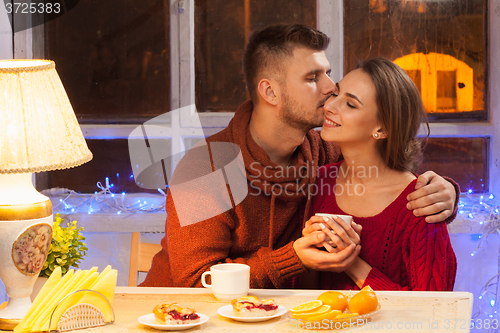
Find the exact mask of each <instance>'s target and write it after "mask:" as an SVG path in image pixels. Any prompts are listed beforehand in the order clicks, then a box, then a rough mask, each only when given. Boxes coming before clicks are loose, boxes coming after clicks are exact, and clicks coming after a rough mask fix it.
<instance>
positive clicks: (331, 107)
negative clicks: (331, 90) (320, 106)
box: [324, 95, 339, 114]
mask: <svg viewBox="0 0 500 333" xmlns="http://www.w3.org/2000/svg"><path fill="white" fill-rule="evenodd" d="M324 108H325V113H334V114H337V113H338V110H339V109H338V106H337V103H336V102H335V98H334V97H333V96H332V95H330V98H328V99H327V100H326V102H325V106H324Z"/></svg>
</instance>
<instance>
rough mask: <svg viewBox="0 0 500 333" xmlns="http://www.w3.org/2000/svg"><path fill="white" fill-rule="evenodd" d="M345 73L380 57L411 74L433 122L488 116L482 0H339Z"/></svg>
mask: <svg viewBox="0 0 500 333" xmlns="http://www.w3.org/2000/svg"><path fill="white" fill-rule="evenodd" d="M344 9H345V10H344V34H345V36H344V37H345V39H344V41H345V59H344V64H345V66H344V68H345V72H346V73H347V72H349V71H350V70H352V69H354V68H355V67H356V65H357V64H358V62H359V60H361V59H367V58H373V57H378V56H381V57H385V58H388V59H391V60H393V61H394V62H396V63H397V64H398V65H399V66H401V67H402V68H403V69H404V70H406V71H407V73H408V75H409V76H410V77H411V78H412V79H414V82H415V84H416V85H417V87H418V89H419V91H420V93H421V95H422V100H423V101H424V105H425V107H426V110H427V112H428V115H429V119H430V120H432V121H439V120H454V121H477V120H485V119H487V113H486V111H485V110H484V100H485V54H486V53H485V33H484V26H485V23H484V21H485V19H484V17H485V15H484V13H485V12H486V1H485V0H447V1H443V0H344Z"/></svg>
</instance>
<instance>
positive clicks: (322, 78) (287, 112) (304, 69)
mask: <svg viewBox="0 0 500 333" xmlns="http://www.w3.org/2000/svg"><path fill="white" fill-rule="evenodd" d="M283 68H284V69H285V77H284V82H283V83H282V84H280V86H281V97H282V98H281V108H280V118H281V120H282V121H283V122H284V123H286V124H287V125H289V126H291V127H293V128H296V129H300V130H303V131H304V132H307V131H309V130H310V129H311V128H314V127H318V126H321V125H322V124H323V119H324V108H323V105H324V104H325V101H326V100H327V99H328V97H330V94H331V93H332V92H333V91H334V89H335V83H333V81H332V80H331V79H330V63H329V62H328V60H327V59H326V55H325V52H323V51H315V50H311V49H307V48H304V47H297V48H295V49H294V51H293V57H291V58H289V59H287V60H286V61H285V64H284V66H283Z"/></svg>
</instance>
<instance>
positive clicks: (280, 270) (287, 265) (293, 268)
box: [268, 242, 308, 288]
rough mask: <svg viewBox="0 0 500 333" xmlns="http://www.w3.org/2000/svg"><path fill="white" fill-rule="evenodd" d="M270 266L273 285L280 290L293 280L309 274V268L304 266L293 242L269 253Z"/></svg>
mask: <svg viewBox="0 0 500 333" xmlns="http://www.w3.org/2000/svg"><path fill="white" fill-rule="evenodd" d="M269 256H270V264H271V266H272V267H268V269H269V270H270V271H271V272H269V273H270V274H269V276H270V277H271V280H272V282H273V284H274V285H275V286H276V287H277V288H279V287H280V286H282V285H283V284H285V283H286V282H287V281H289V280H290V279H291V278H293V277H295V276H298V275H301V274H304V273H307V272H308V270H307V268H306V267H305V266H304V265H303V264H302V262H301V261H300V258H299V257H298V256H297V253H296V252H295V250H294V248H293V242H290V243H288V244H287V245H285V246H283V247H281V248H279V249H276V250H274V251H271V252H270V253H269Z"/></svg>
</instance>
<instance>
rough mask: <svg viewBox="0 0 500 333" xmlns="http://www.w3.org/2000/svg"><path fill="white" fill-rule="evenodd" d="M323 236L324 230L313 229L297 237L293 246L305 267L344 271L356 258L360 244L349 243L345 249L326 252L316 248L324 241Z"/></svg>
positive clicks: (318, 269)
mask: <svg viewBox="0 0 500 333" xmlns="http://www.w3.org/2000/svg"><path fill="white" fill-rule="evenodd" d="M325 238H326V236H325V233H324V232H321V231H314V232H312V233H310V234H309V235H307V236H304V237H301V238H299V239H297V240H296V241H295V242H294V243H293V248H294V250H295V252H296V254H297V256H298V257H299V259H300V261H301V262H302V264H303V265H304V266H305V267H306V268H307V269H312V270H316V271H330V272H336V273H339V272H343V271H345V270H346V269H347V268H349V267H350V266H351V265H352V264H353V262H354V261H355V260H356V258H358V255H359V252H360V251H361V245H354V244H351V245H349V246H348V247H347V248H346V249H345V250H342V251H339V252H337V253H328V252H325V251H322V250H319V249H318V247H321V244H323V243H324V242H325Z"/></svg>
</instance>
